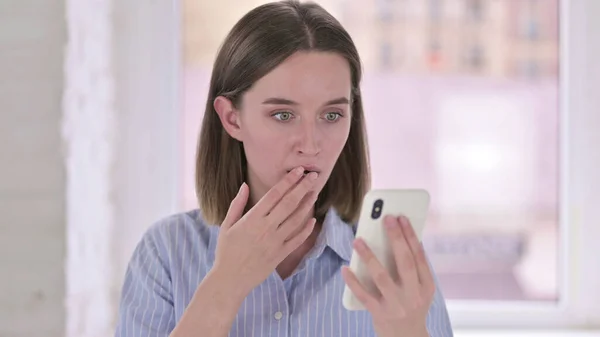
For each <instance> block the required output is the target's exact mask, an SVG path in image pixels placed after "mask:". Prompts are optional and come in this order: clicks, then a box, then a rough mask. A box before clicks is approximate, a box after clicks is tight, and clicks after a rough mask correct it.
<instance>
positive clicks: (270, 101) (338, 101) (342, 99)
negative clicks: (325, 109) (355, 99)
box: [263, 97, 350, 106]
mask: <svg viewBox="0 0 600 337" xmlns="http://www.w3.org/2000/svg"><path fill="white" fill-rule="evenodd" d="M263 104H273V105H299V104H298V103H297V102H294V101H292V100H289V99H287V98H279V97H271V98H267V99H266V100H265V101H264V102H263ZM336 104H350V100H348V98H346V97H340V98H336V99H332V100H329V101H327V102H325V104H323V106H326V105H336Z"/></svg>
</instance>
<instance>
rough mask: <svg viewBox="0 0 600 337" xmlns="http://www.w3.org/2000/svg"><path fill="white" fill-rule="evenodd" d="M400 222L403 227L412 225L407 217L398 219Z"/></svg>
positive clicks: (402, 216)
mask: <svg viewBox="0 0 600 337" xmlns="http://www.w3.org/2000/svg"><path fill="white" fill-rule="evenodd" d="M398 221H400V224H401V225H402V226H403V227H408V225H409V224H410V222H409V221H408V218H407V217H405V216H404V215H401V216H400V217H398Z"/></svg>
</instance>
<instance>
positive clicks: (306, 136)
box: [296, 122, 321, 156]
mask: <svg viewBox="0 0 600 337" xmlns="http://www.w3.org/2000/svg"><path fill="white" fill-rule="evenodd" d="M296 148H297V152H298V154H302V155H306V156H315V155H317V154H319V152H321V148H320V141H319V134H318V130H317V126H316V125H315V123H314V122H305V123H302V125H301V126H300V130H299V135H298V141H297V146H296Z"/></svg>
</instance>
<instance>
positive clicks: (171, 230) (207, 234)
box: [143, 209, 219, 245]
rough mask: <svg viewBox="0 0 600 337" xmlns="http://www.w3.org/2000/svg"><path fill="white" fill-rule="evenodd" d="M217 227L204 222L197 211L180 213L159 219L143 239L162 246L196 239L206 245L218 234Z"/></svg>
mask: <svg viewBox="0 0 600 337" xmlns="http://www.w3.org/2000/svg"><path fill="white" fill-rule="evenodd" d="M218 230H219V228H218V227H217V226H211V225H208V224H206V223H205V222H204V220H203V218H202V213H201V212H200V211H199V210H197V209H196V210H192V211H188V212H181V213H176V214H172V215H169V216H167V217H164V218H162V219H159V220H158V221H156V222H155V223H154V224H152V225H151V226H150V227H149V228H148V229H147V230H146V232H145V233H144V237H143V238H144V239H149V240H153V241H157V243H162V244H164V245H172V244H177V243H178V242H180V241H181V240H185V239H187V238H192V237H195V238H198V239H200V240H201V241H202V242H205V243H206V244H208V242H209V241H210V239H211V237H212V235H214V234H216V233H217V232H218Z"/></svg>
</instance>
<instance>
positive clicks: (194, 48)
mask: <svg viewBox="0 0 600 337" xmlns="http://www.w3.org/2000/svg"><path fill="white" fill-rule="evenodd" d="M265 2H267V1H235V0H229V2H227V1H225V2H220V3H219V4H218V5H217V4H216V3H215V2H213V1H198V0H184V1H183V13H184V22H183V31H184V35H183V43H184V54H183V56H184V60H185V63H184V76H185V77H184V84H183V85H184V93H185V106H184V110H183V111H184V119H183V121H182V127H183V128H184V130H185V141H184V152H183V157H184V160H185V163H184V167H183V168H184V169H185V173H184V177H185V180H184V183H183V188H184V191H185V192H186V193H185V206H186V208H193V207H196V198H195V191H194V172H193V170H194V161H195V159H194V155H195V147H196V138H197V134H198V131H199V129H198V127H199V125H200V123H201V121H202V115H203V114H202V112H203V110H204V106H205V102H206V101H205V100H206V94H205V93H206V92H207V90H208V83H209V80H210V73H211V67H212V62H213V59H214V57H215V51H216V50H217V49H218V47H219V44H220V43H221V41H222V40H223V39H224V38H225V35H226V34H227V32H228V29H230V27H231V26H233V24H234V23H235V22H236V21H237V20H238V19H239V18H240V17H241V15H243V13H245V12H247V11H248V10H250V9H251V8H253V7H255V6H256V5H259V4H262V3H265ZM319 4H321V5H322V6H323V7H325V8H326V9H328V10H329V11H330V12H331V13H332V14H333V15H334V16H336V18H338V19H339V20H340V21H341V22H342V24H343V25H344V26H345V27H346V28H347V30H348V31H349V32H350V34H351V36H352V38H353V39H354V41H355V42H356V44H357V47H358V49H359V53H360V55H361V56H362V58H363V59H362V61H363V63H364V83H363V86H362V91H363V96H364V104H365V111H366V121H367V129H368V135H369V145H370V153H371V163H372V168H373V186H374V187H375V188H413V187H415V188H426V189H427V190H429V191H430V193H431V195H432V205H431V206H432V208H431V212H430V218H429V222H428V223H427V233H428V234H427V237H426V244H427V245H428V249H429V253H430V255H431V259H432V263H433V264H434V265H435V266H436V268H437V272H438V273H439V277H440V282H441V283H442V286H443V288H444V291H445V294H446V296H448V298H455V299H480V300H518V301H538V300H543V301H556V300H557V299H558V297H559V291H558V273H559V265H558V263H559V261H558V258H557V251H558V238H559V221H558V209H559V205H558V193H559V190H558V187H559V178H560V177H559V170H558V164H559V163H558V153H559V143H558V136H559V125H558V119H559V118H558V111H559V109H558V106H559V101H558V69H559V67H558V64H559V49H558V46H559V38H558V35H559V34H558V32H559V27H558V9H559V7H558V0H545V1H536V0H503V1H496V0H445V1H442V0H437V1H436V0H427V1H425V0H378V1H365V0H321V1H319ZM232 8H235V10H233V11H232V10H231V9H232Z"/></svg>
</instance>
